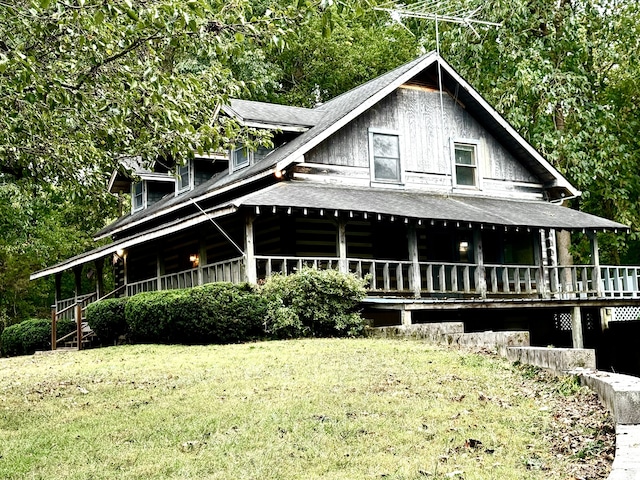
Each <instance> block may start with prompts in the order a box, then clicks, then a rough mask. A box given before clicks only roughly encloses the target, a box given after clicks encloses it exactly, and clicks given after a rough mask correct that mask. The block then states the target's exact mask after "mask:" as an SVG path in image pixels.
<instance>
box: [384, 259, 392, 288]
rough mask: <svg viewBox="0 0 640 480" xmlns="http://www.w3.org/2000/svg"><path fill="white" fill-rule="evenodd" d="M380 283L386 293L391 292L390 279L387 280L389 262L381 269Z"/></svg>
mask: <svg viewBox="0 0 640 480" xmlns="http://www.w3.org/2000/svg"><path fill="white" fill-rule="evenodd" d="M382 282H383V285H384V289H385V290H386V291H389V290H391V279H390V278H389V262H386V263H385V264H384V266H383V267H382Z"/></svg>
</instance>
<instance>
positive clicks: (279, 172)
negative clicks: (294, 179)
mask: <svg viewBox="0 0 640 480" xmlns="http://www.w3.org/2000/svg"><path fill="white" fill-rule="evenodd" d="M286 174H287V171H286V170H276V171H275V172H273V175H274V176H275V177H276V178H277V179H278V180H280V179H282V178H284V176H285V175H286Z"/></svg>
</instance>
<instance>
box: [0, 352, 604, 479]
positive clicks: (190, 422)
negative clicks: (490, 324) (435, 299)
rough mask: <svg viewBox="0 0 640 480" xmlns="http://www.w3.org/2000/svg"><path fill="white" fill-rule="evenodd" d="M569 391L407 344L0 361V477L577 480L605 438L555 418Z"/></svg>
mask: <svg viewBox="0 0 640 480" xmlns="http://www.w3.org/2000/svg"><path fill="white" fill-rule="evenodd" d="M558 386H560V387H563V388H558ZM569 387H571V385H570V384H569ZM559 390H564V391H565V393H564V394H563V393H558V391H559ZM574 390H575V389H573V388H567V384H566V381H565V382H561V383H555V382H548V381H541V380H540V376H539V375H537V374H535V373H532V371H531V369H522V368H517V367H514V366H512V365H510V364H509V363H508V362H506V361H505V360H502V359H499V358H494V357H492V356H489V355H484V354H472V353H465V352H461V351H456V350H448V349H444V348H440V347H433V346H428V345H425V344H424V343H420V342H416V341H401V340H381V339H329V340H327V339H309V340H292V341H278V342H261V343H251V344H241V345H224V346H164V345H163V346H160V345H136V346H121V347H110V348H103V349H97V350H89V351H83V352H59V353H46V354H39V355H35V356H25V357H16V358H11V359H0V478H7V479H24V478H29V479H41V478H42V479H45V478H47V479H50V478H56V479H83V480H84V479H103V478H104V479H113V478H118V479H136V480H140V479H161V478H163V479H164V478H194V479H204V478H207V479H261V480H262V479H278V480H281V479H301V478H302V479H319V478H326V479H366V478H370V479H375V478H385V479H424V478H431V479H445V478H459V479H462V478H464V479H466V480H471V479H478V480H480V479H482V480H487V479H501V480H506V479H514V480H516V479H517V480H522V479H549V478H559V479H560V478H562V479H564V478H571V476H570V475H573V474H575V472H576V471H577V470H576V469H579V468H580V465H581V464H582V463H583V462H585V461H589V457H590V456H593V455H601V454H602V449H604V448H607V447H606V442H604V441H603V440H602V438H604V437H602V432H601V431H600V428H601V427H602V426H604V427H606V426H607V425H609V424H608V423H607V422H608V420H606V419H605V414H604V413H603V411H602V410H601V409H597V410H596V411H595V412H593V413H592V415H593V419H592V421H591V422H590V423H589V426H586V427H585V426H581V424H580V423H579V422H577V421H576V422H577V423H576V422H574V425H569V423H571V421H566V422H565V420H563V419H564V418H565V417H563V416H562V415H561V414H560V413H559V412H558V410H559V409H561V408H562V405H564V404H566V403H567V402H569V403H571V402H573V404H579V403H582V402H583V401H584V399H583V398H582V397H581V396H584V397H585V398H587V397H589V398H591V394H590V393H588V392H585V391H584V390H582V389H580V390H578V392H577V393H576V392H574ZM567 391H569V396H566V392H567ZM559 419H561V420H562V422H565V423H567V424H566V425H562V424H559ZM576 429H579V430H580V431H578V432H577V434H576V435H578V434H579V435H582V436H583V437H584V442H585V444H584V445H585V447H584V448H581V449H580V452H582V453H583V455H582V457H584V458H580V455H578V453H580V452H578V451H577V450H575V451H573V452H572V451H569V452H567V453H565V454H562V452H560V453H559V452H558V438H561V436H558V435H557V434H554V432H561V433H562V434H563V435H564V433H563V432H570V431H574V432H575V431H576ZM572 438H573V437H572ZM587 447H588V448H587ZM584 452H587V453H588V454H584ZM590 478H593V477H590Z"/></svg>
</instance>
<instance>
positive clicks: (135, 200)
mask: <svg viewBox="0 0 640 480" xmlns="http://www.w3.org/2000/svg"><path fill="white" fill-rule="evenodd" d="M131 203H132V205H131V207H132V209H133V211H134V212H135V211H138V210H141V209H142V208H144V184H143V182H135V183H134V184H133V185H132V186H131Z"/></svg>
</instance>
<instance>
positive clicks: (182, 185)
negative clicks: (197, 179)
mask: <svg viewBox="0 0 640 480" xmlns="http://www.w3.org/2000/svg"><path fill="white" fill-rule="evenodd" d="M176 173H177V174H178V181H177V182H176V193H181V192H184V191H185V190H190V189H191V162H190V161H187V163H185V164H184V165H178V168H177V172H176Z"/></svg>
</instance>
